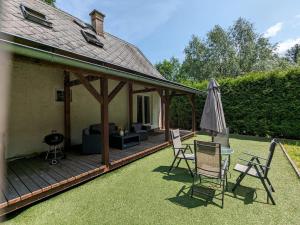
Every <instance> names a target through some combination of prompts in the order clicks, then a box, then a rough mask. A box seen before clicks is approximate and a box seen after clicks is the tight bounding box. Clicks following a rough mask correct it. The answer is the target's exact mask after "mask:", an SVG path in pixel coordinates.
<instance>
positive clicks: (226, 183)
mask: <svg viewBox="0 0 300 225" xmlns="http://www.w3.org/2000/svg"><path fill="white" fill-rule="evenodd" d="M225 185H226V188H225V190H226V191H228V179H227V174H226V175H225Z"/></svg>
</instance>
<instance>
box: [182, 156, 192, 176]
mask: <svg viewBox="0 0 300 225" xmlns="http://www.w3.org/2000/svg"><path fill="white" fill-rule="evenodd" d="M184 161H185V163H186V165H187V167H188V169H189V171H190V173H191V176H192V177H193V176H194V174H193V172H192V170H191V167H190V165H189V163H188V161H187V159H186V158H185V157H184Z"/></svg>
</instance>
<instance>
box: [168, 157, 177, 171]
mask: <svg viewBox="0 0 300 225" xmlns="http://www.w3.org/2000/svg"><path fill="white" fill-rule="evenodd" d="M176 159H177V158H176V157H175V158H174V160H173V162H172V164H171V166H170V169H169V171H168V175H169V173H170V172H171V170H172V169H173V167H174V164H175V162H176Z"/></svg>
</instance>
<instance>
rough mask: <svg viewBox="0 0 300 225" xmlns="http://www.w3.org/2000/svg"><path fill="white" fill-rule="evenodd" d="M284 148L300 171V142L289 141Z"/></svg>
mask: <svg viewBox="0 0 300 225" xmlns="http://www.w3.org/2000/svg"><path fill="white" fill-rule="evenodd" d="M284 148H285V149H286V150H287V152H288V154H289V156H290V157H291V159H292V160H293V161H294V162H295V164H296V166H297V167H298V168H299V169H300V142H299V141H288V142H286V143H284Z"/></svg>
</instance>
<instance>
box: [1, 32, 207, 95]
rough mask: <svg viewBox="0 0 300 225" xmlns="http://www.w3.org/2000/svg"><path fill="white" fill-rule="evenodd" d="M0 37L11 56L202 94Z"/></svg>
mask: <svg viewBox="0 0 300 225" xmlns="http://www.w3.org/2000/svg"><path fill="white" fill-rule="evenodd" d="M2 34H3V33H2ZM5 35H9V34H5ZM0 37H1V38H0V49H1V50H5V51H8V52H11V53H13V54H17V55H22V56H26V57H31V58H35V59H40V60H44V61H48V62H51V63H57V64H61V65H65V66H70V67H75V68H80V69H85V70H91V71H95V72H100V73H106V74H110V75H113V76H116V77H120V78H126V79H130V80H135V81H140V82H145V83H149V84H155V85H159V86H163V87H165V88H171V89H176V90H180V91H184V92H188V93H191V94H197V95H199V94H201V93H203V92H202V91H199V90H197V89H194V88H190V87H187V86H184V85H181V84H178V83H175V82H171V81H167V80H163V79H159V78H154V77H153V78H152V77H149V76H146V75H141V74H135V73H131V72H125V71H121V70H119V69H115V68H110V67H108V66H105V65H103V63H101V62H99V63H93V62H87V61H86V60H80V59H76V58H74V57H70V56H67V53H69V52H67V53H66V55H62V54H57V53H55V50H56V49H55V48H54V47H51V46H45V45H43V46H42V47H43V49H46V50H43V49H40V48H36V46H38V44H39V43H35V47H30V46H28V45H24V44H19V43H16V42H12V41H9V40H6V38H5V39H4V38H3V36H2V35H1V36H0ZM17 38H19V37H17ZM7 39H9V38H7ZM22 39H23V38H22ZM24 40H25V39H24ZM24 40H23V43H24V42H26V40H25V41H24ZM28 41H30V40H28ZM21 43H22V42H21ZM58 52H64V51H63V50H60V49H59V51H58ZM68 55H72V56H73V55H75V54H73V53H69V54H68ZM101 64H102V65H101Z"/></svg>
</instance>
